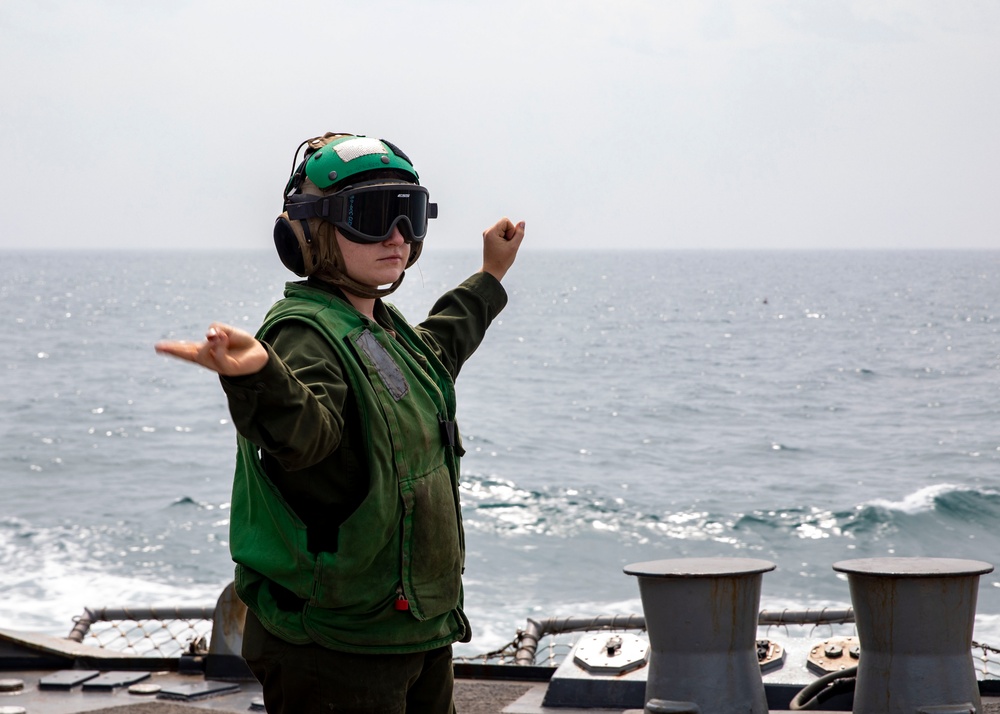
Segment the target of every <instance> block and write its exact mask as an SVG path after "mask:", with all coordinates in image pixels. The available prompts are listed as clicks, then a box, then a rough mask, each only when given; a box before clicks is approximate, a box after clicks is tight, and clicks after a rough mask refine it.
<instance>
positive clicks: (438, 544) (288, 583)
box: [230, 283, 469, 652]
mask: <svg viewBox="0 0 1000 714" xmlns="http://www.w3.org/2000/svg"><path fill="white" fill-rule="evenodd" d="M389 312H390V315H391V318H392V322H393V330H394V331H395V337H393V336H392V335H391V334H390V333H389V332H387V331H386V330H385V329H383V328H382V327H380V326H379V325H378V324H376V323H374V322H372V321H370V320H368V319H366V318H364V317H363V316H362V315H361V314H360V313H358V312H357V311H356V310H354V309H353V308H352V307H351V306H349V305H348V304H347V303H345V302H344V301H342V300H340V299H339V298H337V297H335V296H333V295H330V294H328V293H325V292H323V291H320V290H316V289H314V288H310V287H308V286H306V285H303V284H297V283H289V284H288V285H287V286H286V290H285V299H284V300H282V301H280V302H278V303H277V304H276V305H275V306H274V307H272V308H271V311H270V312H269V313H268V315H267V317H266V318H265V321H264V324H263V326H262V327H261V328H260V330H259V332H258V337H260V336H263V335H265V334H266V333H267V332H268V330H270V329H271V328H273V327H274V326H275V325H276V324H277V323H278V322H281V321H288V320H298V321H301V322H304V323H306V324H308V325H310V326H312V327H313V328H314V329H316V330H318V331H319V332H320V333H322V334H323V335H325V336H326V338H327V340H328V341H329V343H330V346H331V348H332V349H333V351H334V352H335V353H336V355H337V357H338V358H339V360H340V363H341V364H342V365H343V368H344V374H345V378H346V380H347V383H348V385H349V387H350V388H351V390H352V391H353V393H354V396H355V400H356V403H357V405H358V409H359V411H360V417H361V424H362V425H363V431H364V439H363V444H364V446H365V448H366V449H367V458H365V459H364V460H363V461H364V462H366V463H367V464H368V467H369V474H368V476H369V478H370V488H369V491H368V494H367V496H366V497H365V498H364V500H363V501H362V502H361V504H360V506H359V507H358V508H357V510H356V511H354V512H353V513H352V514H351V515H350V516H349V517H348V518H347V519H346V520H345V521H344V522H343V523H342V524H341V526H340V529H339V533H338V546H337V552H335V553H328V552H319V553H312V552H310V551H309V549H308V548H307V546H306V526H305V524H304V523H303V522H302V521H301V520H300V519H299V518H298V517H297V516H296V514H295V513H294V512H293V511H292V509H291V508H290V507H289V506H288V504H287V503H286V501H285V499H284V498H283V497H282V495H281V493H280V492H279V491H278V489H277V487H276V486H275V485H274V484H273V483H272V482H271V480H270V479H269V478H268V476H267V474H266V473H265V472H264V469H263V466H262V464H261V461H260V455H259V452H258V449H257V447H256V446H255V445H254V444H252V443H250V442H249V441H247V440H246V439H244V438H243V437H239V452H238V455H237V467H236V476H235V481H234V486H233V499H232V517H231V526H230V549H231V551H232V555H233V560H234V561H236V563H237V566H236V589H237V592H238V593H239V595H240V597H241V598H242V599H243V600H244V602H246V603H247V604H248V606H249V607H251V609H253V610H254V612H255V613H256V614H257V615H258V617H259V618H260V619H261V622H262V623H263V624H264V625H265V627H267V628H268V629H269V630H271V631H272V632H274V634H276V635H278V636H279V637H281V638H283V639H285V640H286V641H289V642H293V643H301V644H304V643H307V642H310V641H314V642H318V643H319V644H322V645H325V646H327V647H331V648H333V649H340V650H344V651H349V652H351V651H353V652H406V651H419V650H426V649H431V648H433V647H439V646H443V645H445V644H450V643H452V642H454V641H456V640H458V639H460V638H464V637H467V635H468V632H469V626H468V621H467V620H466V618H465V615H464V614H463V613H462V611H461V605H462V584H461V573H462V568H463V564H464V558H465V543H464V535H463V531H462V517H461V510H460V505H459V494H458V488H459V480H458V477H459V471H458V454H456V447H455V446H454V437H453V436H449V435H454V419H455V390H454V382H453V380H452V377H451V375H450V374H449V373H448V372H447V370H446V369H445V368H444V366H443V365H442V364H441V362H440V361H439V360H438V359H437V357H436V356H435V355H434V353H433V352H432V351H431V350H430V348H429V347H428V346H427V345H426V344H425V343H424V342H423V341H422V340H421V339H420V337H419V335H418V334H417V333H416V332H415V331H414V329H413V328H412V327H410V326H409V325H408V324H407V323H406V321H405V320H404V319H403V318H402V316H401V315H399V314H398V313H397V312H396V311H395V310H394V308H391V307H389ZM457 448H458V449H459V450H460V447H457ZM268 581H270V582H271V583H277V584H278V585H280V586H281V587H283V588H285V589H286V590H288V591H291V592H292V593H294V595H296V596H297V597H298V598H300V599H301V600H302V601H304V604H303V607H302V609H301V611H289V610H287V609H282V608H281V607H279V605H278V600H277V599H276V597H275V594H274V592H273V591H272V589H271V587H270V584H269V582H268ZM404 600H405V602H403V601H404Z"/></svg>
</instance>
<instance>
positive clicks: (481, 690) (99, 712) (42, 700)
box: [0, 670, 561, 714]
mask: <svg viewBox="0 0 1000 714" xmlns="http://www.w3.org/2000/svg"><path fill="white" fill-rule="evenodd" d="M52 674H53V672H51V671H36V670H33V671H0V679H3V680H10V679H18V680H21V681H22V682H23V683H24V688H23V689H22V690H20V691H18V692H0V711H10V710H9V709H5V708H7V707H11V708H21V709H23V710H24V712H25V714H84V713H87V714H206V712H217V713H236V712H239V713H240V714H244V713H245V712H249V711H258V712H261V711H263V709H262V708H261V690H260V685H259V684H258V683H257V682H246V681H240V682H234V683H232V684H237V685H238V686H239V690H238V691H235V692H231V693H225V694H219V695H216V696H213V697H211V698H207V699H202V700H198V701H191V702H177V701H164V700H161V699H157V698H156V696H157V695H156V694H155V693H152V694H135V693H130V692H129V687H127V686H123V687H117V688H115V689H113V690H110V691H91V690H88V691H84V690H83V687H82V686H75V687H73V688H72V689H71V690H68V691H64V690H41V689H39V682H40V680H41V679H42V678H43V677H48V676H51V675H52ZM143 674H145V673H143ZM204 681H205V679H204V678H203V677H201V676H199V675H187V674H178V673H177V672H153V673H150V674H149V677H148V678H146V679H144V680H142V683H143V684H155V685H159V686H160V687H161V691H162V690H163V689H170V688H172V687H176V685H193V684H200V683H202V682H204ZM227 684H228V683H227ZM534 688H539V693H538V695H537V700H538V702H541V697H542V695H543V694H544V689H545V685H544V684H538V683H536V682H519V681H482V680H465V679H459V680H456V682H455V704H456V709H457V711H458V712H459V714H500V713H501V712H502V711H504V710H505V709H506V708H507V707H508V706H510V705H512V704H514V703H515V702H516V701H518V700H519V699H521V698H522V697H524V695H526V694H528V693H530V692H532V690H533V689H534ZM529 705H530V700H529ZM522 711H526V710H522ZM537 711H541V709H537ZM559 711H561V710H559Z"/></svg>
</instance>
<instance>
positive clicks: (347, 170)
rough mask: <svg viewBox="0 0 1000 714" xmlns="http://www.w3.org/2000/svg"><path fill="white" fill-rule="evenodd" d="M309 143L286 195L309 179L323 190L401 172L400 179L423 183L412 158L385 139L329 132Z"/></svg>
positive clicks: (297, 189)
mask: <svg viewBox="0 0 1000 714" xmlns="http://www.w3.org/2000/svg"><path fill="white" fill-rule="evenodd" d="M331 136H332V137H333V138H331ZM308 143H309V149H306V153H305V159H304V160H303V162H302V163H301V164H300V165H299V167H298V169H296V170H295V171H294V172H293V173H292V176H291V177H290V179H289V181H288V185H287V186H286V187H285V196H286V198H287V196H288V194H289V193H295V192H298V191H301V190H302V184H303V183H305V180H306V179H308V180H309V181H310V182H312V184H313V185H314V186H315V187H316V188H318V189H319V190H320V191H322V192H323V193H329V192H330V189H333V188H340V187H343V186H346V185H348V184H351V183H357V182H358V181H363V180H366V177H367V176H368V175H379V174H382V175H384V174H385V173H386V172H392V173H398V174H399V176H398V178H399V179H400V180H404V181H409V182H412V183H419V182H420V177H419V175H418V174H417V171H416V169H414V168H413V164H412V163H411V162H410V159H409V157H408V156H407V155H406V154H404V153H403V152H402V151H401V150H400V149H399V147H397V146H395V145H393V144H391V143H389V142H388V141H385V140H384V139H375V138H373V137H368V136H354V135H346V136H344V135H331V134H328V135H326V136H323V137H317V138H316V139H312V140H310V141H309V142H308ZM310 149H312V150H311V151H310ZM376 172H378V173H376Z"/></svg>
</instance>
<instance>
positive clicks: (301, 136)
mask: <svg viewBox="0 0 1000 714" xmlns="http://www.w3.org/2000/svg"><path fill="white" fill-rule="evenodd" d="M0 68H2V69H0V221H2V224H0V225H2V228H0V249H57V250H67V249H147V248H148V249H180V250H205V249H243V248H251V249H270V248H271V246H272V242H271V241H272V238H271V229H272V226H273V223H274V218H275V217H276V216H277V215H278V214H279V213H280V212H281V190H282V188H283V187H284V184H285V181H286V179H287V177H288V174H289V172H290V170H291V168H292V158H293V154H294V151H295V149H296V147H297V146H298V145H299V144H300V143H301V142H302V141H303V140H305V139H308V138H310V137H313V136H317V135H320V134H322V133H324V132H326V131H337V132H350V133H356V134H364V135H369V136H377V137H380V138H385V139H388V140H390V141H392V142H393V143H395V144H397V145H398V146H399V147H401V148H402V149H403V151H405V152H406V153H407V154H408V155H409V156H410V158H411V159H413V162H414V165H415V166H416V168H417V170H418V171H419V172H420V176H421V183H423V185H425V186H427V187H428V188H429V190H430V193H431V197H432V200H434V201H436V202H437V203H438V204H439V206H440V217H439V218H438V219H437V220H436V221H434V222H432V224H431V228H430V232H429V234H428V237H427V243H426V244H425V248H426V249H432V246H441V247H444V248H448V249H462V248H470V249H478V247H479V246H480V245H481V241H482V238H481V234H482V231H483V229H485V228H487V227H488V226H489V225H491V224H492V223H493V222H494V221H496V220H497V219H498V218H500V217H502V216H508V217H510V218H511V219H513V220H524V221H525V222H526V224H527V234H526V242H525V248H526V249H531V250H573V249H576V250H584V249H615V250H620V249H869V248H870V249H940V248H961V249H994V248H997V247H1000V197H998V193H1000V191H998V189H1000V2H996V0H955V1H954V2H941V1H940V0H884V1H883V0H865V1H863V2H854V1H852V0H843V1H837V0H759V1H758V0H690V1H689V0H676V1H674V0H646V1H639V0H613V1H612V0H606V1H605V2H591V1H590V0H572V1H570V0H523V1H522V0H510V1H507V0H490V1H479V0H419V1H417V0H408V1H399V2H396V1H391V0H364V1H361V0H357V1H351V2H349V1H346V0H323V1H316V0H298V1H297V2H294V3H289V2H280V3H279V2H263V1H260V0H240V1H238V2H237V1H236V0H171V1H167V0H143V1H142V2H136V1H134V0H0Z"/></svg>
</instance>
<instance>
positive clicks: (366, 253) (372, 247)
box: [337, 227, 410, 288]
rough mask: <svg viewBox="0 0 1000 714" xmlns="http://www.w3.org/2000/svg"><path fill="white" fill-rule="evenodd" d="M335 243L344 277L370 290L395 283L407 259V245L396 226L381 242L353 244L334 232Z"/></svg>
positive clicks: (408, 248) (408, 250)
mask: <svg viewBox="0 0 1000 714" xmlns="http://www.w3.org/2000/svg"><path fill="white" fill-rule="evenodd" d="M337 243H338V245H339V246H340V254H341V255H342V256H343V257H344V265H345V268H346V270H347V275H348V276H349V277H351V278H354V279H355V280H357V281H358V282H359V283H361V284H362V285H367V286H368V287H372V288H377V287H380V286H383V285H391V284H392V283H394V282H396V281H397V280H399V276H400V275H402V274H403V271H404V270H405V269H406V262H407V260H408V259H409V257H410V244H409V243H407V242H406V241H405V240H403V234H402V233H400V232H399V228H398V227H395V228H393V229H392V235H390V236H389V237H388V238H386V239H385V240H384V241H382V242H381V243H355V242H354V241H350V240H347V238H345V237H344V235H343V234H342V233H341V232H340V230H337Z"/></svg>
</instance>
